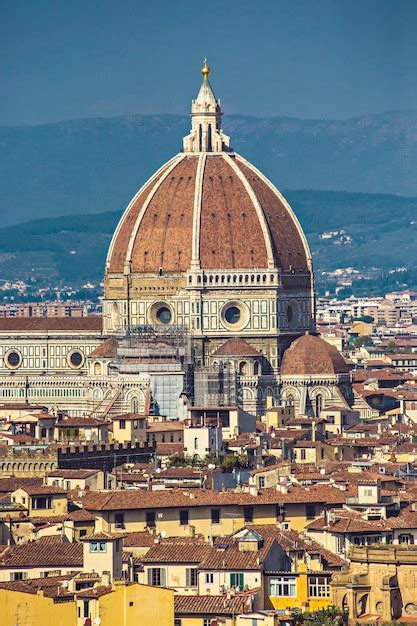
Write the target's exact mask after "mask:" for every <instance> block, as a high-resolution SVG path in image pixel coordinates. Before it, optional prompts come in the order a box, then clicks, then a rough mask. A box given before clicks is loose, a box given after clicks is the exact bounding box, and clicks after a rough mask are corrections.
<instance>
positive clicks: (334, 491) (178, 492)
mask: <svg viewBox="0 0 417 626" xmlns="http://www.w3.org/2000/svg"><path fill="white" fill-rule="evenodd" d="M348 495H352V494H350V493H348V490H346V491H344V490H343V491H342V490H341V489H338V488H337V487H332V486H330V485H311V486H309V487H302V486H293V487H290V488H289V489H288V493H281V492H280V491H277V490H276V489H273V488H271V489H263V490H262V491H260V493H259V494H258V495H257V496H254V495H251V494H250V493H247V492H241V491H225V492H216V491H211V490H204V489H192V490H191V491H189V492H187V491H185V490H184V489H170V490H168V491H164V490H161V491H146V492H145V491H137V490H117V491H108V492H104V491H90V492H89V493H88V494H86V495H85V496H84V498H83V499H82V504H83V507H84V508H85V509H87V510H88V511H118V510H123V509H126V510H143V509H151V508H178V507H183V508H186V507H198V506H208V505H212V506H227V505H254V506H255V505H260V504H280V503H285V502H288V503H296V502H297V503H310V502H318V503H319V502H323V503H324V502H327V503H330V504H342V503H345V502H346V497H347V496H348Z"/></svg>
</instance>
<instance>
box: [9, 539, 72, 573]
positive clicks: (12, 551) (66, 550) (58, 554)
mask: <svg viewBox="0 0 417 626" xmlns="http://www.w3.org/2000/svg"><path fill="white" fill-rule="evenodd" d="M51 545H54V548H53V549H51ZM82 565H83V546H82V544H81V543H66V542H63V541H60V538H59V537H58V538H57V540H55V541H53V542H51V541H44V540H42V541H29V542H26V543H22V544H19V545H16V546H9V547H8V548H7V549H6V550H5V551H4V552H3V553H2V554H1V555H0V568H10V567H18V568H28V567H51V568H57V567H82Z"/></svg>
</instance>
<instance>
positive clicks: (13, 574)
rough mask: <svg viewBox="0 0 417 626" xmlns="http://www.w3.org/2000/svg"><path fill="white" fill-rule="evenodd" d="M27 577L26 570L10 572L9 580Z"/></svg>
mask: <svg viewBox="0 0 417 626" xmlns="http://www.w3.org/2000/svg"><path fill="white" fill-rule="evenodd" d="M27 577H28V573H27V572H10V580H26V579H27Z"/></svg>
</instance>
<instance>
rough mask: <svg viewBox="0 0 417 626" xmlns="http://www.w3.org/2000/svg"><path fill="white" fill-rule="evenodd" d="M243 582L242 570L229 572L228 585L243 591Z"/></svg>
mask: <svg viewBox="0 0 417 626" xmlns="http://www.w3.org/2000/svg"><path fill="white" fill-rule="evenodd" d="M244 584H245V575H244V573H243V572H231V573H230V587H233V588H234V589H236V587H237V588H238V589H239V591H243V589H244Z"/></svg>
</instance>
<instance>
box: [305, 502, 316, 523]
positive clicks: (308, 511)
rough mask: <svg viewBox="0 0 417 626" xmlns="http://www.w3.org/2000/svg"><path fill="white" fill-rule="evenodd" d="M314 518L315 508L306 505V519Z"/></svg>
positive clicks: (311, 505)
mask: <svg viewBox="0 0 417 626" xmlns="http://www.w3.org/2000/svg"><path fill="white" fill-rule="evenodd" d="M315 517H316V507H315V505H314V504H306V518H307V519H314V518H315Z"/></svg>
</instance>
